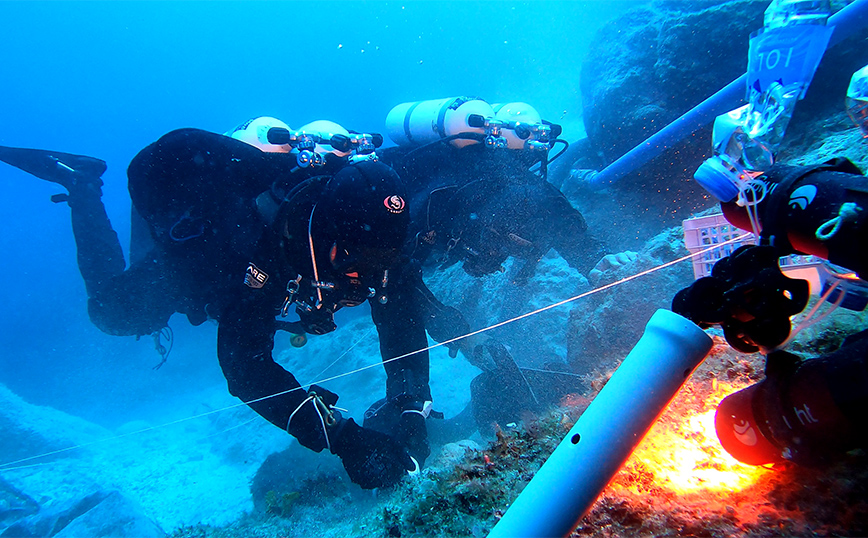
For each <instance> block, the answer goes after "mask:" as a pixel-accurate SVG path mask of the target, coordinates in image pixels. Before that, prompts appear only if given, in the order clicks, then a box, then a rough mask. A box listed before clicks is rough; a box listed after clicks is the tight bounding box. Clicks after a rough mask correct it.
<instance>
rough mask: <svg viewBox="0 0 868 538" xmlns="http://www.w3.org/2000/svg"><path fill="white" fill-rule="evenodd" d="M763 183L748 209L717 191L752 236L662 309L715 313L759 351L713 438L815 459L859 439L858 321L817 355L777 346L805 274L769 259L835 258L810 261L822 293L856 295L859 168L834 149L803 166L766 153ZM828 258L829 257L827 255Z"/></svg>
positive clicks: (848, 299)
mask: <svg viewBox="0 0 868 538" xmlns="http://www.w3.org/2000/svg"><path fill="white" fill-rule="evenodd" d="M753 182H754V186H755V188H756V189H757V190H758V191H762V192H765V196H764V197H763V198H762V199H761V200H759V201H758V202H757V203H756V205H755V207H754V208H753V209H751V211H754V210H755V211H756V214H755V215H754V216H753V217H751V216H750V215H749V214H748V210H747V208H745V207H743V206H739V205H737V204H736V203H735V202H734V201H724V202H721V207H722V209H723V211H724V215H725V216H726V218H727V219H728V220H729V221H730V222H732V223H733V224H734V225H736V226H739V227H742V228H747V229H750V228H751V224H750V219H751V218H754V219H755V221H756V222H755V224H757V225H758V227H759V228H761V232H760V244H759V245H746V246H742V247H740V248H739V249H737V250H736V251H735V252H733V253H732V254H731V255H730V256H728V257H727V258H723V259H721V260H720V261H718V262H717V263H716V264H715V265H714V267H713V269H712V273H711V276H708V277H704V278H700V279H699V280H697V281H696V282H694V283H693V284H692V285H691V286H690V287H688V288H685V289H684V290H682V291H680V292H679V293H678V294H677V295H676V296H675V298H674V300H673V302H672V309H673V311H674V312H676V313H678V314H681V315H682V316H684V317H686V318H688V319H690V320H691V321H693V322H695V323H697V324H698V325H699V326H700V327H709V326H711V325H720V326H721V327H722V328H723V332H724V336H725V337H726V340H727V342H728V343H729V344H730V345H731V346H732V347H734V348H735V349H737V350H739V351H742V352H745V353H753V352H757V351H760V352H762V353H765V354H766V370H765V374H766V377H765V379H763V380H762V381H761V382H759V383H758V384H756V385H752V386H750V387H747V388H745V389H743V390H741V391H739V392H736V393H733V394H731V395H729V396H727V397H726V398H725V399H724V400H723V401H722V402H721V404H720V406H719V407H718V411H717V415H716V421H715V422H716V428H717V433H718V437H719V438H720V441H721V444H722V445H723V446H724V448H725V449H726V450H727V451H728V452H729V453H730V454H732V455H733V456H734V457H735V458H737V459H739V460H740V461H743V462H745V463H751V464H755V465H760V464H766V463H775V462H782V461H792V462H795V463H798V464H802V465H818V464H823V463H826V462H829V461H832V460H834V459H835V458H838V457H840V456H841V455H842V454H843V453H845V452H847V451H849V450H852V449H855V448H866V447H868V434H866V432H868V331H862V332H859V333H856V334H853V335H850V336H848V337H847V338H846V339H844V341H843V343H842V344H841V345H840V347H839V348H838V349H837V350H836V351H834V352H832V353H830V354H828V355H826V356H822V357H816V358H812V359H808V360H806V359H803V358H801V357H799V356H798V355H796V354H793V353H790V352H788V351H784V350H781V349H780V348H781V347H782V346H783V345H784V344H786V343H787V342H789V341H790V339H791V338H792V332H793V331H792V330H791V327H790V323H791V322H790V316H793V315H795V314H798V313H799V312H801V311H802V310H803V309H804V308H805V307H806V306H807V303H808V298H809V295H810V290H809V284H808V282H807V281H805V280H798V279H793V278H789V277H787V276H785V275H784V274H783V273H782V271H781V269H780V266H779V262H778V259H779V258H780V257H781V256H786V255H790V254H805V255H807V254H809V255H814V256H817V257H820V258H823V259H826V260H829V261H830V262H832V263H834V264H835V266H821V267H823V269H822V272H821V273H820V276H821V278H820V279H819V280H820V285H821V286H822V289H821V290H818V291H819V293H820V294H821V295H822V297H823V298H824V299H825V300H826V301H828V302H830V303H832V304H834V305H840V306H842V307H845V308H849V309H851V310H863V309H864V308H865V307H866V305H868V287H866V285H865V283H864V282H863V281H861V280H859V278H857V276H858V277H863V278H864V277H865V276H866V275H868V212H866V211H865V208H868V180H866V178H865V176H863V175H862V173H861V171H860V170H859V169H858V168H857V167H856V166H855V165H853V163H851V162H850V161H848V160H846V159H833V160H831V161H828V162H826V163H823V164H820V165H814V166H789V165H782V164H776V165H774V166H772V167H771V168H769V170H768V171H766V172H764V173H763V174H762V175H760V176H758V177H756V178H755V179H754V180H753ZM836 266H837V267H836Z"/></svg>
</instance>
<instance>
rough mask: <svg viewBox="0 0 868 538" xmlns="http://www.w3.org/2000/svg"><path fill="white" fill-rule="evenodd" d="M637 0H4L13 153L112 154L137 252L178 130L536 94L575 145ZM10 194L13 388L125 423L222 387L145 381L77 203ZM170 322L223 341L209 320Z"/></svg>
mask: <svg viewBox="0 0 868 538" xmlns="http://www.w3.org/2000/svg"><path fill="white" fill-rule="evenodd" d="M635 4H636V2H632V1H624V2H611V1H606V2H602V1H592V2H405V3H400V2H2V3H0V51H2V53H0V58H2V63H0V72H2V78H0V80H2V82H0V144H2V145H7V146H20V147H35V148H45V149H54V150H58V151H64V152H69V153H79V154H84V155H91V156H94V157H99V158H101V159H104V160H105V161H107V162H108V165H109V169H108V172H107V173H106V174H105V176H104V180H105V182H106V185H105V187H104V193H105V196H104V200H105V203H106V206H107V208H108V211H109V215H110V217H111V219H112V222H113V224H114V226H115V229H116V230H117V231H118V233H119V235H120V236H121V239H122V243H123V244H124V245H125V246H126V245H127V237H128V234H129V199H128V196H127V192H126V178H125V168H126V165H127V164H128V163H129V161H130V159H131V158H132V157H133V156H134V155H135V154H136V152H137V151H139V150H140V149H141V148H143V147H144V146H145V145H147V144H149V143H150V142H152V141H154V140H156V139H157V138H158V137H159V136H161V135H162V134H164V133H166V132H168V131H170V130H172V129H175V128H179V127H199V128H203V129H208V130H212V131H216V132H224V131H226V130H228V129H231V128H232V127H234V126H235V125H237V124H238V123H241V122H242V121H244V120H246V119H248V118H250V117H254V116H258V115H272V116H277V117H279V118H282V119H283V120H284V121H286V122H287V123H288V124H289V125H290V126H291V127H299V126H301V125H303V124H305V123H307V122H309V121H312V120H316V119H330V120H333V121H336V122H339V123H341V124H342V125H344V126H345V127H347V128H350V129H355V130H359V131H368V132H371V131H374V132H382V131H383V127H384V120H385V116H386V114H387V113H388V111H389V110H390V109H391V107H393V106H394V105H396V104H398V103H401V102H406V101H415V100H421V99H433V98H440V97H446V96H452V95H476V96H480V97H483V98H485V99H486V100H488V101H489V102H498V101H501V102H502V101H511V100H523V101H526V102H529V103H531V104H533V105H534V106H535V107H536V108H537V109H538V110H539V111H540V112H541V114H542V115H543V117H544V118H547V119H549V120H552V121H560V122H562V123H563V124H564V125H565V126H566V128H567V131H566V133H565V136H566V137H567V138H568V139H569V138H570V137H572V139H576V138H578V137H579V136H580V135H581V133H582V126H581V102H580V95H579V92H578V84H579V76H580V64H581V60H582V57H583V53H584V50H585V49H586V47H587V46H588V44H589V42H590V40H591V39H592V37H593V33H594V31H595V30H596V29H597V28H598V27H599V26H600V25H602V24H603V23H604V22H605V21H606V20H608V19H609V18H611V17H613V16H615V15H616V14H618V13H620V12H622V11H624V10H625V9H626V8H627V7H628V6H633V5H635ZM0 188H2V189H3V196H2V197H0V221H2V223H3V225H2V226H3V227H2V230H3V231H2V233H0V252H3V253H4V256H2V259H0V275H2V277H3V280H4V282H5V283H6V285H5V286H2V287H0V304H2V305H3V308H4V314H3V323H2V324H0V349H2V350H3V352H2V353H0V383H4V384H6V385H8V386H9V387H10V388H12V389H13V390H14V391H15V392H17V393H19V394H21V395H22V396H23V397H25V398H27V399H28V400H30V401H33V402H35V403H41V404H49V405H54V406H58V407H60V408H62V409H65V410H69V411H72V412H75V413H77V414H80V415H82V416H85V417H87V418H90V419H93V420H97V421H100V422H106V421H108V422H110V423H113V422H115V421H116V420H121V421H122V419H121V418H118V415H119V414H122V413H124V412H126V411H127V410H131V409H134V408H136V407H137V406H139V405H148V403H149V402H150V401H151V400H153V399H155V398H156V397H157V395H159V394H161V393H163V392H166V393H169V394H171V393H172V392H174V391H175V390H176V389H175V388H174V387H175V384H174V383H172V382H171V381H182V380H185V379H187V380H189V379H190V377H191V376H195V379H198V380H199V382H201V383H202V384H208V383H220V382H222V378H221V375H220V372H219V370H218V369H217V367H216V358H215V357H214V356H213V355H210V354H209V353H204V352H203V353H199V354H198V356H197V358H196V359H193V358H190V357H189V356H185V355H184V354H183V353H179V352H177V350H176V353H175V355H174V359H173V360H174V361H175V362H176V364H175V366H174V367H173V368H167V369H166V371H165V372H162V373H161V374H160V375H159V376H154V377H153V378H149V379H141V375H142V374H141V371H142V364H143V363H144V364H150V362H149V361H154V359H155V356H154V354H153V350H152V345H151V344H150V342H135V341H133V340H131V339H128V338H116V337H109V336H106V335H103V334H101V333H100V332H99V331H97V330H96V329H95V328H93V327H92V326H91V325H90V323H89V321H88V320H87V316H86V312H85V310H86V309H85V295H84V288H83V285H82V283H81V279H80V277H79V275H78V272H77V267H76V265H75V248H74V244H73V241H72V235H71V230H70V225H69V221H68V209H67V208H66V206H65V205H53V204H51V203H49V201H48V197H49V196H50V195H51V194H53V193H56V192H59V190H58V188H56V187H55V186H54V185H52V184H49V183H46V182H43V181H40V180H37V179H35V178H33V177H31V176H29V175H26V174H24V173H23V172H19V171H17V170H15V169H13V168H11V167H9V166H6V165H3V166H2V167H0ZM174 325H175V326H176V331H178V332H179V333H180V335H179V336H182V335H187V336H186V341H187V342H190V340H191V339H193V340H195V339H197V338H198V339H201V346H202V347H204V348H205V349H207V346H213V327H211V328H208V327H203V328H199V329H188V328H187V326H186V324H185V322H184V321H183V320H181V321H180V322H176V323H174ZM185 366H186V367H185ZM109 373H110V375H109ZM94 389H96V390H94ZM115 396H117V398H115Z"/></svg>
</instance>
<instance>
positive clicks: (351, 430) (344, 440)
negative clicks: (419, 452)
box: [331, 419, 418, 489]
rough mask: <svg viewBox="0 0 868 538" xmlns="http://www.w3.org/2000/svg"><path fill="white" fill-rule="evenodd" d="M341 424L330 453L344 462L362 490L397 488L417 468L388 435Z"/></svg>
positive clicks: (354, 481) (345, 423) (348, 422)
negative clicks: (402, 479) (394, 486)
mask: <svg viewBox="0 0 868 538" xmlns="http://www.w3.org/2000/svg"><path fill="white" fill-rule="evenodd" d="M341 422H342V423H341V424H339V425H338V428H339V430H338V431H339V433H338V434H337V435H336V436H335V439H334V441H333V442H332V446H331V450H332V453H334V454H336V455H337V456H338V457H340V458H341V463H343V465H344V469H346V471H347V475H349V477H350V480H352V481H353V483H355V484H358V485H359V486H361V487H362V489H374V488H381V487H388V486H392V485H395V484H397V483H398V482H399V481H400V480H401V478H403V477H404V476H405V475H407V473H409V472H411V471H415V470H416V469H417V468H418V465H417V464H416V462H415V461H414V460H413V458H411V457H410V455H409V454H408V453H407V451H406V450H405V449H404V448H403V447H402V446H401V445H400V444H398V442H397V441H395V440H394V439H393V438H391V437H389V436H388V435H386V434H384V433H380V432H378V431H374V430H371V429H368V428H362V427H361V426H359V425H358V424H356V423H355V421H354V420H353V419H347V420H342V421H341ZM336 429H337V428H336Z"/></svg>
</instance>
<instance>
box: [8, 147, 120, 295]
mask: <svg viewBox="0 0 868 538" xmlns="http://www.w3.org/2000/svg"><path fill="white" fill-rule="evenodd" d="M0 161H3V162H5V163H7V164H10V165H12V166H14V167H16V168H19V169H21V170H24V171H25V172H28V173H30V174H33V175H34V176H36V177H38V178H40V179H44V180H46V181H51V182H52V183H57V184H58V185H61V186H63V187H65V188H66V190H67V191H68V193H69V194H68V195H58V196H55V197H53V198H52V199H53V200H55V201H64V200H65V201H66V202H68V203H69V207H70V208H71V210H72V211H71V212H72V232H73V235H74V236H75V243H76V247H77V250H78V268H79V271H80V272H81V276H82V278H83V279H84V284H85V287H86V289H87V294H88V297H93V296H94V294H95V293H96V291H97V290H98V289H99V288H100V286H103V285H104V284H105V283H106V282H107V281H108V280H109V279H110V278H112V277H115V276H117V275H119V274H120V273H122V272H123V270H124V267H125V266H126V264H125V262H124V255H123V250H122V249H121V244H120V241H119V240H118V236H117V233H115V231H114V230H113V229H112V226H111V222H109V218H108V215H107V214H106V211H105V206H104V205H103V203H102V190H101V187H102V184H103V183H102V179H100V176H101V175H102V174H103V173H104V172H105V170H106V164H105V162H104V161H102V160H100V159H95V158H93V157H87V156H84V155H73V154H70V153H61V152H57V151H47V150H41V149H26V148H11V147H6V146H0Z"/></svg>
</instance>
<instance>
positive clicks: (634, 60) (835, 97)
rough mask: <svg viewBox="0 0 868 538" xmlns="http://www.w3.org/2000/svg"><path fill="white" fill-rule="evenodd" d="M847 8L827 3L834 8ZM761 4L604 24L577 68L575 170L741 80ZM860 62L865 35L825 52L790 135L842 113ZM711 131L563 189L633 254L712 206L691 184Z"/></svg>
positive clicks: (610, 155) (655, 6)
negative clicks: (606, 182)
mask: <svg viewBox="0 0 868 538" xmlns="http://www.w3.org/2000/svg"><path fill="white" fill-rule="evenodd" d="M844 3H845V2H841V1H838V2H833V4H834V5H835V7H836V8H840V7H842V5H844ZM767 5H768V2H757V1H753V0H729V1H718V2H690V1H679V0H669V1H657V2H652V3H650V4H647V5H644V6H641V7H637V8H635V9H633V10H631V11H629V12H627V13H625V14H624V15H623V16H621V17H619V18H617V19H614V20H613V21H611V22H610V23H608V24H607V25H606V26H604V27H603V28H602V29H601V30H600V31H599V32H598V34H597V36H596V39H595V42H594V45H593V46H592V47H591V49H590V51H589V53H588V55H587V57H586V58H585V61H584V63H583V66H582V82H581V90H582V101H583V109H584V118H585V128H586V131H587V133H588V140H587V141H586V142H585V143H584V144H583V145H584V151H583V154H582V155H581V156H577V157H575V158H576V159H578V160H577V161H574V162H575V163H576V164H575V167H576V168H595V167H596V164H597V163H602V164H603V166H605V165H608V164H609V163H611V162H613V161H614V160H616V159H617V158H618V157H620V156H621V155H623V154H624V153H626V152H627V151H629V150H630V149H632V148H633V147H635V146H636V145H638V144H640V143H641V142H643V141H644V140H646V139H647V138H648V137H649V136H651V135H653V134H654V133H656V132H657V131H659V130H660V129H662V128H663V127H665V126H666V125H668V124H669V123H671V122H672V121H673V120H675V119H676V118H678V117H679V116H681V115H682V114H683V113H685V112H687V111H688V110H690V109H691V108H692V107H693V106H695V105H696V104H698V103H700V102H701V101H703V100H704V99H705V98H707V97H709V96H710V95H712V94H714V93H715V92H716V91H717V90H719V89H720V88H722V87H724V86H725V85H726V84H728V83H729V82H731V81H732V80H734V79H736V78H738V77H739V76H741V75H742V74H743V73H744V72H745V69H746V67H747V52H748V40H749V36H750V34H751V32H753V31H754V30H756V29H757V28H760V27H761V26H762V22H763V12H764V10H765V9H766V7H767ZM866 63H868V29H864V30H862V31H861V32H860V33H858V35H855V36H853V37H851V38H849V39H847V40H845V41H844V42H842V43H841V44H839V45H837V46H835V47H833V48H831V49H829V50H828V51H827V52H826V55H825V56H824V59H823V61H822V63H821V64H820V67H819V69H818V71H817V74H816V76H815V77H814V81H813V83H812V85H811V88H810V90H809V91H808V94H807V96H806V98H805V99H804V100H803V101H802V102H801V103H800V104H799V106H798V107H797V108H796V113H795V116H794V117H793V121H792V122H791V123H790V126H789V128H788V131H787V138H793V139H800V138H802V137H805V136H810V134H811V133H812V131H813V130H814V126H815V125H816V120H817V119H818V118H824V117H828V116H830V115H840V114H842V113H843V104H842V103H843V98H844V94H845V90H846V87H847V84H848V82H849V78H850V76H851V74H852V73H853V72H854V71H855V70H856V69H858V68H859V67H861V66H863V65H865V64H866ZM733 108H734V107H733ZM710 127H711V126H710V125H709V126H707V127H705V128H703V129H701V130H699V131H697V132H696V133H694V134H693V135H692V136H689V137H687V138H685V139H684V140H682V141H681V142H679V143H678V144H676V145H675V146H674V147H673V148H672V149H670V150H668V151H666V152H664V153H663V154H661V155H660V156H659V157H657V158H655V159H653V160H651V161H650V162H649V163H648V164H646V165H644V166H642V167H640V168H639V169H637V170H635V171H634V172H633V173H631V174H629V175H627V176H625V177H623V178H621V179H620V180H619V181H618V183H616V184H615V185H614V186H612V187H610V188H608V189H606V190H604V191H603V192H574V193H570V192H569V190H570V186H569V185H565V192H566V193H567V194H568V196H570V200H571V202H573V204H574V205H576V206H577V207H578V208H579V209H580V210H581V211H582V212H583V213H584V215H585V218H586V220H587V221H588V223H589V224H590V225H591V226H592V227H594V228H597V229H605V231H606V233H607V234H608V237H610V238H611V239H612V240H613V242H616V243H618V244H627V245H630V246H632V247H634V248H638V247H639V246H640V245H641V244H642V243H643V242H644V241H645V240H647V239H648V238H649V237H651V236H652V235H654V234H655V233H656V232H657V231H659V230H661V229H663V228H665V227H669V226H676V225H678V224H679V223H680V220H681V219H684V218H686V217H688V216H689V215H691V214H693V213H697V212H699V211H701V210H703V209H706V208H708V207H710V206H712V205H714V204H715V203H716V200H714V199H712V198H711V197H710V196H709V195H708V194H707V193H706V192H705V191H704V190H703V189H702V188H701V187H699V186H698V185H697V183H696V182H695V181H693V179H692V177H693V172H694V171H695V170H696V168H697V167H698V166H699V165H700V164H701V163H702V161H703V160H704V159H705V158H707V157H708V156H709V155H710V153H711V128H710ZM612 223H617V226H612ZM649 230H650V233H649Z"/></svg>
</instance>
